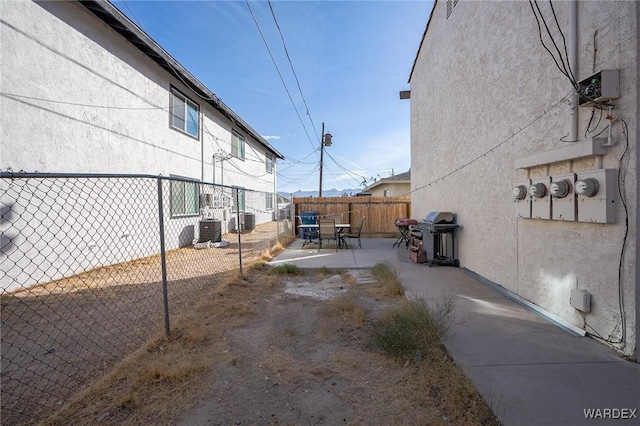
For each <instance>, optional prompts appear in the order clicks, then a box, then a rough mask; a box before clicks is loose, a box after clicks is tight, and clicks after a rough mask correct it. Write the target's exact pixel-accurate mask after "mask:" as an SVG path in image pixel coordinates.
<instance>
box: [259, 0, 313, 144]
mask: <svg viewBox="0 0 640 426" xmlns="http://www.w3.org/2000/svg"><path fill="white" fill-rule="evenodd" d="M268 2H269V9H270V10H271V16H273V21H274V22H275V23H276V28H278V33H280V39H281V40H282V46H283V47H284V52H285V54H286V55H287V60H288V61H289V65H290V66H291V71H292V72H293V76H294V77H295V79H296V84H297V85H298V91H299V92H300V96H301V97H302V102H303V103H304V107H305V108H306V110H307V116H309V121H310V122H311V127H313V133H314V134H317V133H318V131H317V130H316V126H315V124H314V123H313V118H312V117H311V113H310V112H309V106H308V105H307V100H306V99H305V97H304V94H303V93H302V88H301V87H300V80H298V74H296V70H295V68H294V67H293V62H291V57H290V56H289V49H287V44H286V43H285V42H284V36H283V35H282V31H281V30H280V24H278V20H277V19H276V14H275V12H274V10H273V5H272V4H271V0H268Z"/></svg>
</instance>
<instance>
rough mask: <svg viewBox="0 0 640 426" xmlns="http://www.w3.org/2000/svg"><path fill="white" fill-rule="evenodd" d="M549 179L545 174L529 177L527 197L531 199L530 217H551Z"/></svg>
mask: <svg viewBox="0 0 640 426" xmlns="http://www.w3.org/2000/svg"><path fill="white" fill-rule="evenodd" d="M550 183H551V179H550V178H549V177H548V176H547V177H544V178H539V179H531V186H530V187H529V198H530V199H531V218H532V219H551V195H549V184H550Z"/></svg>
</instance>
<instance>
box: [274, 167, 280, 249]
mask: <svg viewBox="0 0 640 426" xmlns="http://www.w3.org/2000/svg"><path fill="white" fill-rule="evenodd" d="M277 164H278V159H277V157H276V156H275V155H274V156H273V169H272V172H273V205H272V208H273V211H274V212H275V216H274V218H275V220H276V242H279V241H280V207H279V206H278V201H280V200H279V198H278V186H277V182H276V176H277Z"/></svg>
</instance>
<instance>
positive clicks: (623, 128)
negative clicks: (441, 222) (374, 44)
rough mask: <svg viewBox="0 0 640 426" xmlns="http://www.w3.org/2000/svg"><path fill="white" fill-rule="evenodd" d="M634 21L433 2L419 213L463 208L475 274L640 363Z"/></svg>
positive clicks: (419, 154) (566, 8) (545, 8)
mask: <svg viewBox="0 0 640 426" xmlns="http://www.w3.org/2000/svg"><path fill="white" fill-rule="evenodd" d="M639 16H640V3H639V2H628V1H612V2H578V1H562V2H560V1H553V2H551V3H547V2H544V3H543V2H510V1H499V2H472V1H457V0H444V1H443V0H441V1H436V3H435V5H434V8H433V11H432V13H431V16H430V18H429V21H428V24H427V27H426V29H425V31H424V35H423V37H422V40H421V42H420V46H419V49H418V52H417V55H416V58H415V61H414V64H413V68H412V71H411V74H410V77H409V83H410V89H411V90H410V103H411V173H412V176H411V182H412V184H411V189H412V191H413V192H412V211H413V212H415V216H416V217H423V215H424V214H425V213H427V212H429V211H450V212H453V213H455V215H456V220H457V223H458V224H459V225H460V230H459V232H458V233H457V236H458V241H457V248H458V254H457V257H458V258H459V259H460V263H461V266H462V267H463V268H465V270H466V271H468V272H469V273H473V274H476V276H477V277H478V278H479V279H482V280H485V281H486V282H487V283H489V284H493V285H497V286H499V287H497V288H500V289H502V290H504V291H506V292H507V293H508V294H509V295H511V296H512V297H515V298H519V299H520V300H522V301H524V302H526V303H527V304H529V305H530V306H531V307H532V309H536V310H539V312H541V313H542V314H544V315H546V316H547V317H548V318H551V319H553V320H554V321H555V322H556V323H558V324H561V325H562V326H563V327H566V329H567V330H572V331H574V332H576V333H578V334H582V335H584V334H588V335H589V336H591V337H593V338H595V339H597V340H599V341H600V342H602V343H604V344H606V345H609V346H611V347H613V348H615V349H616V350H618V351H619V352H620V353H621V354H624V355H626V356H629V357H631V358H634V359H637V349H638V340H639V339H638V322H639V316H640V312H639V305H640V284H639V276H638V268H637V265H638V263H640V262H639V260H640V258H639V257H640V255H639V253H638V224H639V219H638V178H637V177H638V149H637V140H638V136H639V130H638V114H639V113H640V111H639V109H638V98H639V88H640V84H639V82H638V75H639V74H640V70H639V45H638V33H639V32H640V28H639V22H640V18H639ZM552 56H553V57H552ZM497 314H499V313H497Z"/></svg>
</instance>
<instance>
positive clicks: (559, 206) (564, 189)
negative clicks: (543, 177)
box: [549, 173, 578, 221]
mask: <svg viewBox="0 0 640 426" xmlns="http://www.w3.org/2000/svg"><path fill="white" fill-rule="evenodd" d="M575 180H576V175H575V174H573V173H569V174H564V175H555V176H551V183H550V184H549V193H550V195H551V218H552V219H553V220H566V221H575V220H576V219H577V209H578V206H577V204H576V203H577V200H576V194H575V192H574V190H573V189H574V184H575Z"/></svg>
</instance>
